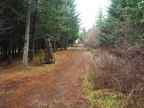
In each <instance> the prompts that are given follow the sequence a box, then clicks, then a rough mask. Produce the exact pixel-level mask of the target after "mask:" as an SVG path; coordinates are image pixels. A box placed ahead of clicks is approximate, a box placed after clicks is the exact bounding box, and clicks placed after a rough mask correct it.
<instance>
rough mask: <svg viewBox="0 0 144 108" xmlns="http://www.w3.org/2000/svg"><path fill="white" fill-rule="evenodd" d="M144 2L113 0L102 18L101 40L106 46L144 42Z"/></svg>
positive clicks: (100, 21)
mask: <svg viewBox="0 0 144 108" xmlns="http://www.w3.org/2000/svg"><path fill="white" fill-rule="evenodd" d="M143 12H144V3H143V2H142V1H141V0H111V5H110V7H109V8H108V15H107V17H106V18H104V19H103V20H101V17H100V16H101V12H100V13H99V23H98V24H97V26H98V27H99V29H100V31H101V33H100V42H101V43H102V44H103V45H104V46H113V45H116V44H117V45H135V44H139V42H140V43H141V42H143V39H144V32H143V27H144V26H143V25H144V22H143V20H144V13H143Z"/></svg>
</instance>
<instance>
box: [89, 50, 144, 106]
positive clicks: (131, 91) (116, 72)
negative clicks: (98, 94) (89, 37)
mask: <svg viewBox="0 0 144 108" xmlns="http://www.w3.org/2000/svg"><path fill="white" fill-rule="evenodd" d="M140 49H141V48H137V50H136V49H135V50H134V49H131V50H129V51H127V49H123V50H117V49H113V52H111V53H109V51H106V50H103V49H96V51H94V57H93V62H92V69H91V76H92V81H93V83H94V89H106V88H110V89H114V90H116V91H118V92H121V93H123V94H124V96H125V97H126V99H127V100H126V101H127V103H128V106H129V107H130V108H132V107H133V105H134V108H136V107H137V108H143V107H144V106H143V104H140V103H137V101H136V100H138V99H143V98H144V56H143V52H144V51H143V50H142V49H141V50H140ZM124 54H125V55H124ZM117 55H119V56H117ZM128 57H130V58H128Z"/></svg>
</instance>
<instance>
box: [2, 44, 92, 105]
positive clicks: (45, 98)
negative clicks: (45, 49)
mask: <svg viewBox="0 0 144 108" xmlns="http://www.w3.org/2000/svg"><path fill="white" fill-rule="evenodd" d="M91 57H92V55H91V53H90V52H88V51H87V49H86V48H84V47H83V46H79V47H70V48H69V49H68V50H67V51H58V52H56V53H55V59H56V63H55V64H43V65H38V63H37V57H35V59H34V61H33V62H30V63H29V66H28V67H27V68H22V67H21V59H15V61H14V62H13V64H12V65H4V66H0V108H88V102H87V100H86V94H85V91H84V85H83V76H84V75H85V74H86V73H87V72H89V70H90V59H91ZM0 65H2V64H0Z"/></svg>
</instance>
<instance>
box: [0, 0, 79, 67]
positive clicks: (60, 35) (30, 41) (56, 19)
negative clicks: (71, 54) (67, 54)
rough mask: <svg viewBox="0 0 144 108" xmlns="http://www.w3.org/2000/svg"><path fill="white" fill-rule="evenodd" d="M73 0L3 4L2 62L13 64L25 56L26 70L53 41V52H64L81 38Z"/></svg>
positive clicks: (25, 0)
mask: <svg viewBox="0 0 144 108" xmlns="http://www.w3.org/2000/svg"><path fill="white" fill-rule="evenodd" d="M75 8H76V4H75V1H74V0H1V1H0V59H7V60H8V64H11V63H12V58H13V57H15V56H19V57H22V56H23V60H22V61H23V66H27V61H28V57H29V60H31V61H32V60H33V56H34V53H35V52H36V51H37V49H45V38H46V37H50V38H51V43H52V47H53V49H54V51H57V48H60V49H61V50H62V49H63V48H64V49H65V50H66V49H67V47H68V46H69V45H70V44H73V42H74V41H75V40H76V39H77V38H78V32H79V22H80V20H79V14H78V13H77V12H76V10H75Z"/></svg>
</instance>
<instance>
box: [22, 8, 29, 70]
mask: <svg viewBox="0 0 144 108" xmlns="http://www.w3.org/2000/svg"><path fill="white" fill-rule="evenodd" d="M30 11H31V7H30V5H28V9H27V17H26V31H25V41H24V49H23V60H22V67H26V66H28V49H29V33H30Z"/></svg>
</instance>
